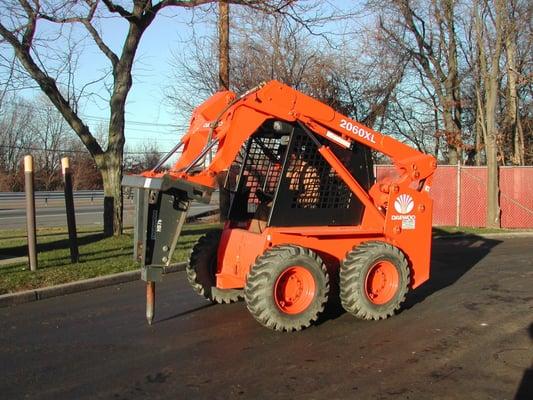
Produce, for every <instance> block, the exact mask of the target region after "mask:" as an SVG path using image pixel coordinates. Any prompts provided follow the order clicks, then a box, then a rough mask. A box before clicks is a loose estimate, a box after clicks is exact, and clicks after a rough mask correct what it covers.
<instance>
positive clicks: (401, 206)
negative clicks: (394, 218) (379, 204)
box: [394, 194, 415, 214]
mask: <svg viewBox="0 0 533 400" xmlns="http://www.w3.org/2000/svg"><path fill="white" fill-rule="evenodd" d="M414 207H415V202H414V201H413V198H412V197H411V196H409V195H408V194H401V195H400V196H398V197H397V198H396V201H395V202H394V209H395V210H396V211H397V212H398V213H400V214H408V213H410V212H411V211H413V208H414Z"/></svg>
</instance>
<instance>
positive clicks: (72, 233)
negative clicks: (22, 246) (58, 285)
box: [61, 157, 79, 263]
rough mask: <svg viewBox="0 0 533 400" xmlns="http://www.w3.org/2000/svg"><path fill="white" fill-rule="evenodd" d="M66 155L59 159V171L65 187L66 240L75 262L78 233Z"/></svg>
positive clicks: (72, 259)
mask: <svg viewBox="0 0 533 400" xmlns="http://www.w3.org/2000/svg"><path fill="white" fill-rule="evenodd" d="M69 164H70V163H69V160H68V157H64V158H62V159H61V171H62V172H63V183H64V187H65V208H66V211H67V227H68V241H69V245H70V261H71V262H72V263H77V262H78V259H79V251H78V235H77V233H76V214H75V213H74V196H73V193H72V175H71V173H70V165H69Z"/></svg>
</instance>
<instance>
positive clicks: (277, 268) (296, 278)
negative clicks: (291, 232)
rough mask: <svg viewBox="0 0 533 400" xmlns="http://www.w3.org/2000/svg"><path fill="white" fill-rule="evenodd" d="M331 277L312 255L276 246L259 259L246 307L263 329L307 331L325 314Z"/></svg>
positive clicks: (250, 278) (248, 287)
mask: <svg viewBox="0 0 533 400" xmlns="http://www.w3.org/2000/svg"><path fill="white" fill-rule="evenodd" d="M328 293H329V276H328V272H327V269H326V266H325V265H324V263H323V261H322V259H321V258H320V257H319V256H318V255H317V254H315V253H314V252H313V251H311V250H309V249H306V248H303V247H299V246H292V245H282V246H276V247H273V248H271V249H268V250H267V251H265V252H264V253H263V255H261V256H259V257H258V258H257V260H256V262H255V264H254V265H253V267H252V268H251V270H250V273H249V274H248V279H247V282H246V286H245V288H244V299H245V301H246V306H247V308H248V310H249V311H250V313H251V314H252V316H253V317H254V318H255V319H256V320H257V321H258V322H259V323H260V324H261V325H263V326H265V327H267V328H270V329H273V330H276V331H299V330H301V329H303V328H307V327H308V326H310V325H311V324H312V323H313V322H315V321H316V320H317V319H318V316H319V314H320V313H321V312H322V311H324V306H325V304H326V302H327V299H328Z"/></svg>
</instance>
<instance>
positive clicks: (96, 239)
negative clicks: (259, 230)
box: [0, 224, 219, 294]
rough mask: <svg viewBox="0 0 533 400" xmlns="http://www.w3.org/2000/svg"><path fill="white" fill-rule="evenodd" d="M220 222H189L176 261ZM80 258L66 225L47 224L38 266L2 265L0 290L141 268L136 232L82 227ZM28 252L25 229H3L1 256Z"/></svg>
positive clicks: (40, 234) (41, 231) (41, 234)
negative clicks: (73, 255)
mask: <svg viewBox="0 0 533 400" xmlns="http://www.w3.org/2000/svg"><path fill="white" fill-rule="evenodd" d="M218 226H219V225H217V224H201V225H198V224H195V225H185V226H184V228H183V231H182V234H181V237H180V239H179V241H178V245H177V246H176V251H175V252H174V256H173V261H175V262H179V261H186V260H187V259H188V256H189V251H190V249H191V248H192V246H193V245H194V244H195V243H196V241H197V240H198V238H199V237H200V236H201V235H203V234H204V233H205V232H206V231H208V230H211V229H214V228H217V227H218ZM78 244H79V252H80V261H79V262H78V263H77V264H71V263H70V251H69V241H68V235H67V232H66V229H63V228H45V229H39V230H38V231H37V252H38V264H39V265H38V269H37V271H36V272H31V271H29V269H28V268H29V267H28V265H27V262H25V261H23V262H18V263H14V264H9V265H0V294H4V293H10V292H17V291H21V290H26V289H35V288H40V287H44V286H50V285H56V284H60V283H66V282H72V281H77V280H80V279H86V278H94V277H96V276H101V275H107V274H113V273H116V272H122V271H129V270H133V269H137V268H139V265H138V263H137V262H135V261H133V232H132V231H131V229H130V230H129V231H128V230H126V233H125V234H124V235H123V236H121V237H108V238H105V237H104V236H103V235H102V232H101V230H96V229H93V230H90V229H87V228H86V229H80V230H79V232H78ZM26 255H27V247H26V233H25V231H22V230H18V231H17V230H13V231H5V230H4V231H0V259H7V258H15V257H24V256H26Z"/></svg>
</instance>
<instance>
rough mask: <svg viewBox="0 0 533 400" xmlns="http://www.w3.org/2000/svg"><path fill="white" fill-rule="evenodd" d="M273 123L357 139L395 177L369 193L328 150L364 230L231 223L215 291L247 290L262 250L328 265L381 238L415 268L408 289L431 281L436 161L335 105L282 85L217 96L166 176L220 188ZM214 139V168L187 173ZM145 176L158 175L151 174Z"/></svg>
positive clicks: (199, 114)
mask: <svg viewBox="0 0 533 400" xmlns="http://www.w3.org/2000/svg"><path fill="white" fill-rule="evenodd" d="M268 119H278V120H283V121H287V122H300V123H302V124H303V125H304V126H305V127H307V128H309V129H310V130H311V131H312V132H314V133H315V134H318V135H321V136H323V137H324V138H326V139H328V140H329V141H331V142H334V143H336V144H338V145H340V146H344V147H346V148H348V147H349V146H350V145H351V144H352V142H358V143H362V144H363V145H365V146H368V147H370V148H372V149H373V150H376V151H379V152H380V153H383V154H385V155H387V156H388V157H390V159H391V161H392V162H393V163H394V166H395V167H396V170H397V172H398V176H397V177H396V178H388V179H383V180H381V181H378V182H376V183H375V184H374V185H373V186H372V187H371V189H370V190H369V191H368V192H367V191H366V190H365V189H363V188H362V187H361V186H360V185H359V183H358V182H357V181H356V180H355V179H354V177H353V176H352V175H351V174H350V172H349V171H348V170H347V169H346V168H345V166H344V165H342V163H341V162H340V161H339V160H338V159H337V157H336V156H335V155H334V153H333V152H332V151H331V150H330V148H329V147H328V146H321V147H320V148H319V150H318V151H319V152H320V154H321V155H322V156H323V157H324V159H325V160H326V161H327V162H328V163H329V164H330V165H331V166H332V167H333V169H334V170H335V171H336V173H337V174H338V175H339V177H340V178H341V179H342V180H343V181H344V182H345V183H346V185H347V186H348V187H349V188H350V190H351V191H352V192H353V193H354V195H356V196H357V197H358V198H359V199H360V201H361V202H362V203H363V204H364V206H365V208H364V213H363V218H362V223H361V225H358V226H342V227H338V226H337V227H329V226H317V227H290V228H286V227H283V228H281V227H267V228H266V229H265V230H264V231H263V232H262V233H252V232H249V231H248V230H246V229H240V228H236V227H234V226H232V224H231V221H229V222H228V223H227V224H226V226H225V229H224V232H223V235H222V240H221V243H220V246H219V251H218V260H219V264H218V274H217V287H219V288H222V289H227V288H241V287H243V286H244V285H245V282H246V275H247V274H248V272H249V270H250V268H251V266H252V265H253V263H254V261H255V258H256V257H257V256H258V255H260V254H262V253H263V252H264V250H265V249H267V248H269V247H271V246H275V245H278V244H284V243H291V244H296V245H300V246H304V247H308V248H311V249H313V250H315V251H316V252H318V253H319V254H321V255H322V257H323V258H324V259H325V260H326V261H328V262H335V263H338V262H339V261H340V260H342V259H343V258H344V257H345V255H346V253H347V252H348V251H350V250H351V249H352V248H353V247H354V246H355V245H357V244H359V243H361V242H364V241H368V240H382V241H385V242H388V243H391V244H393V245H395V246H397V247H398V248H400V249H401V250H402V251H403V252H404V253H405V255H406V256H407V258H408V261H409V265H410V268H411V287H413V288H414V287H417V286H419V285H420V284H421V283H423V282H424V281H426V280H427V279H428V278H429V263H430V254H431V225H432V200H431V198H430V197H429V190H430V188H431V183H432V176H433V173H434V171H435V169H436V166H437V164H436V160H435V159H434V158H433V157H432V156H430V155H427V154H423V153H421V152H419V151H417V150H415V149H413V148H411V147H409V146H407V145H405V144H403V143H401V142H399V141H397V140H395V139H393V138H391V137H388V136H385V135H383V134H381V133H379V132H377V131H374V130H372V129H370V128H368V127H366V126H364V125H362V124H360V123H359V122H357V121H354V120H352V119H350V118H348V117H346V116H344V115H342V114H339V113H338V112H336V111H334V110H333V109H332V108H331V107H329V106H327V105H325V104H323V103H321V102H319V101H317V100H315V99H313V98H311V97H309V96H306V95H304V94H302V93H300V92H298V91H296V90H294V89H292V88H290V87H289V86H286V85H284V84H282V83H280V82H277V81H271V82H268V83H266V84H264V85H261V86H259V87H257V88H255V89H253V90H251V91H250V92H247V93H246V94H245V95H243V96H241V97H237V96H236V95H235V93H233V92H231V91H225V92H219V93H217V94H215V95H214V96H212V97H211V98H209V99H208V100H207V101H206V102H204V103H203V104H202V105H200V106H199V107H198V108H197V109H196V110H195V111H194V113H193V115H192V119H191V123H190V128H189V131H188V132H187V134H186V135H185V136H184V138H183V146H184V147H183V153H182V155H181V157H180V158H179V160H178V161H177V162H176V164H175V165H174V166H173V168H172V169H171V170H170V171H167V172H166V173H167V174H170V175H171V176H173V177H174V178H176V179H184V180H187V181H190V182H194V183H198V184H201V185H204V186H209V187H216V186H217V183H216V176H217V174H218V173H220V172H221V171H224V170H227V169H228V167H229V166H230V165H231V163H232V162H233V161H234V159H235V157H236V155H237V153H238V151H239V150H240V149H241V147H242V145H243V143H244V142H245V141H246V140H247V139H248V138H249V137H250V136H251V135H253V134H254V133H255V132H256V131H257V129H258V128H259V127H260V126H261V125H262V124H263V123H264V122H265V121H266V120H268ZM212 141H216V142H217V144H218V148H217V151H216V153H215V155H214V157H213V158H212V160H211V162H210V163H209V165H207V166H206V167H205V168H203V170H202V171H200V172H199V173H195V174H190V173H188V169H190V167H191V164H192V163H193V162H194V161H195V160H196V161H198V160H199V159H201V158H202V157H200V156H201V155H202V154H203V152H205V150H206V148H207V147H208V146H210V145H211V144H213V142H212ZM143 175H144V176H147V177H154V176H161V175H162V173H160V172H157V171H148V172H145V173H143Z"/></svg>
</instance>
